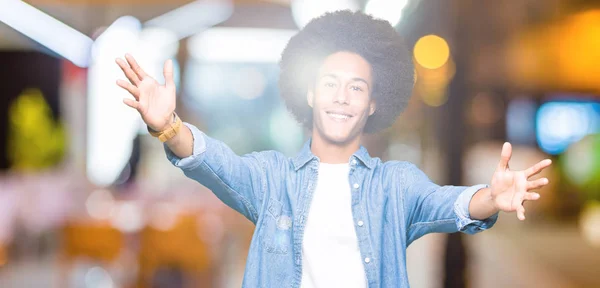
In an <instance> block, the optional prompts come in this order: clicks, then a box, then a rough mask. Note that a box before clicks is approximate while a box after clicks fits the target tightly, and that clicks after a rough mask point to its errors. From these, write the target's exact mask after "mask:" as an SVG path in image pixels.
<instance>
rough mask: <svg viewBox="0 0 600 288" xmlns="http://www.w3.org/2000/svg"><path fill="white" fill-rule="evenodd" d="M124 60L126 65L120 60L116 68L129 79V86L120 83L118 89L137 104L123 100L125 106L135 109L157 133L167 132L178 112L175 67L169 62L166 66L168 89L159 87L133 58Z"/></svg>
mask: <svg viewBox="0 0 600 288" xmlns="http://www.w3.org/2000/svg"><path fill="white" fill-rule="evenodd" d="M125 58H126V59H127V63H125V62H124V61H123V60H121V59H117V64H118V65H119V67H121V69H122V70H123V72H124V73H125V76H126V77H127V79H129V83H128V82H127V81H123V80H118V81H117V85H119V86H120V87H122V88H123V89H125V90H127V91H129V93H131V95H133V97H134V98H135V100H132V99H124V100H123V102H125V104H127V105H128V106H130V107H132V108H134V109H136V110H137V111H138V112H139V113H140V116H141V117H142V120H144V122H145V123H146V124H147V125H148V126H149V127H150V128H152V129H154V130H157V131H161V130H164V128H165V127H166V126H167V125H168V124H169V123H170V122H171V119H172V118H171V117H172V115H173V111H175V103H176V102H175V85H174V83H173V64H172V63H171V62H170V61H167V63H165V67H164V76H165V85H160V84H159V83H158V82H157V81H156V80H154V79H153V78H152V77H150V76H148V74H146V73H145V72H144V70H142V68H141V67H140V66H139V65H138V64H137V62H136V61H135V59H134V58H133V57H132V56H130V55H126V56H125Z"/></svg>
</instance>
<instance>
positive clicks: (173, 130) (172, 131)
mask: <svg viewBox="0 0 600 288" xmlns="http://www.w3.org/2000/svg"><path fill="white" fill-rule="evenodd" d="M182 124H183V122H182V121H181V118H179V116H177V114H176V113H175V112H173V122H171V124H169V128H167V129H165V130H163V131H160V132H159V131H155V130H153V129H152V128H150V127H148V132H149V133H150V135H152V136H154V137H157V138H158V140H160V142H163V143H164V142H167V141H168V140H169V139H171V138H173V137H175V135H177V133H179V130H180V129H181V125H182Z"/></svg>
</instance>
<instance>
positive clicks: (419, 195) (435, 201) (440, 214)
mask: <svg viewBox="0 0 600 288" xmlns="http://www.w3.org/2000/svg"><path fill="white" fill-rule="evenodd" d="M401 171H402V172H401V174H402V176H401V177H402V178H403V181H402V183H404V187H403V188H404V189H401V190H403V198H404V201H403V202H404V211H405V219H406V227H408V229H407V238H408V241H407V243H408V244H410V243H411V242H412V241H414V240H416V239H418V238H420V237H421V236H423V235H425V234H428V233H454V232H463V233H467V234H475V233H478V232H481V231H484V230H486V229H489V228H491V227H492V226H493V225H494V224H495V223H496V220H497V219H498V214H495V215H493V216H491V217H489V218H488V219H485V220H474V219H471V217H470V215H469V203H470V202H471V198H472V197H473V195H475V193H476V192H477V191H479V190H480V189H482V188H485V187H487V185H475V186H471V187H462V186H439V185H437V184H435V183H433V182H431V180H429V178H428V177H427V175H425V173H423V171H421V170H420V169H419V168H417V167H416V166H415V165H414V164H410V163H408V164H407V165H405V167H403V169H402V170H401Z"/></svg>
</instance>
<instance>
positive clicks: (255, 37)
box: [188, 27, 297, 63]
mask: <svg viewBox="0 0 600 288" xmlns="http://www.w3.org/2000/svg"><path fill="white" fill-rule="evenodd" d="M296 32H297V31H295V30H284V29H259V28H226V27H217V28H211V29H208V30H206V31H204V32H202V33H200V34H198V35H195V36H192V37H191V38H190V39H189V42H188V51H189V53H190V55H191V56H192V58H195V59H196V60H199V61H205V62H220V63H223V62H225V63H227V62H229V63H231V62H238V63H277V62H278V61H279V58H280V57H281V53H282V52H283V49H284V48H285V45H286V44H287V42H288V41H289V40H290V38H291V37H292V36H293V35H294V34H295V33H296Z"/></svg>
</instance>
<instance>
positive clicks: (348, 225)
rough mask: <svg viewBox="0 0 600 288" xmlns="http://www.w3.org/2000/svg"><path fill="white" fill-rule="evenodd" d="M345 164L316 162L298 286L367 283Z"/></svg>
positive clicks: (349, 287) (315, 287)
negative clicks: (315, 174) (315, 176)
mask: <svg viewBox="0 0 600 288" xmlns="http://www.w3.org/2000/svg"><path fill="white" fill-rule="evenodd" d="M349 169H350V166H349V165H348V164H347V163H346V164H326V163H321V164H320V166H319V176H318V180H317V187H316V189H315V191H314V194H313V199H312V202H311V204H310V211H309V213H308V219H307V221H306V228H305V231H304V240H303V242H302V282H301V285H300V286H301V287H302V288H322V287H345V288H354V287H356V288H358V287H361V288H364V287H367V280H366V277H365V270H364V266H363V263H362V261H361V259H362V258H361V256H360V250H359V248H358V239H357V238H356V232H355V229H354V221H353V217H352V206H351V205H352V195H351V194H350V193H351V190H350V183H349V182H348V181H349V179H348V173H349Z"/></svg>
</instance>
